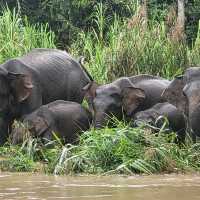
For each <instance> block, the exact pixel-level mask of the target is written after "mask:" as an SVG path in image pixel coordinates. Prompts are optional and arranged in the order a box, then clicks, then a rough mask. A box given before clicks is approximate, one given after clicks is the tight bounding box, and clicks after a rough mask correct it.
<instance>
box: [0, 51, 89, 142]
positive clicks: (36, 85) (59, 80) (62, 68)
mask: <svg viewBox="0 0 200 200" xmlns="http://www.w3.org/2000/svg"><path fill="white" fill-rule="evenodd" d="M90 81H91V76H90V75H89V74H88V73H87V71H86V70H85V69H84V68H83V67H82V66H81V63H79V62H78V61H76V60H75V59H74V58H72V57H71V56H70V55H69V54H67V53H66V52H65V51H61V50H57V49H34V50H32V51H31V52H29V53H28V54H26V55H24V56H22V57H19V58H15V59H10V60H8V61H7V62H5V63H3V64H1V65H0V113H1V121H0V144H3V143H4V142H5V141H6V139H7V137H8V133H9V131H10V130H8V129H9V127H11V124H12V121H13V120H14V119H15V118H21V117H22V116H23V115H25V114H29V113H31V112H32V111H34V110H35V109H37V108H38V107H40V106H41V105H43V104H47V103H49V102H52V101H55V100H59V99H60V100H67V101H75V102H78V103H81V102H82V100H83V97H84V92H83V91H82V88H83V87H84V86H85V85H87V84H88V83H89V82H90Z"/></svg>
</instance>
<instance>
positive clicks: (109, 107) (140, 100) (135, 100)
mask: <svg viewBox="0 0 200 200" xmlns="http://www.w3.org/2000/svg"><path fill="white" fill-rule="evenodd" d="M169 83H170V82H169V81H168V80H165V79H163V78H160V77H156V76H150V75H138V76H132V77H122V78H119V79H117V80H116V81H114V82H112V83H110V84H106V85H101V86H98V85H97V84H96V83H95V82H91V83H89V84H88V85H87V86H86V87H85V88H84V90H85V91H86V98H87V100H88V101H89V104H90V108H91V109H92V110H93V113H94V126H95V127H97V128H98V127H102V126H105V125H107V123H108V121H109V118H110V116H115V117H116V118H118V119H119V120H120V119H122V118H123V116H127V117H133V116H134V114H135V113H136V112H138V111H141V110H145V109H148V108H150V107H151V106H153V105H155V104H156V103H158V102H161V101H162V99H161V94H162V92H163V91H164V89H165V88H166V87H167V86H168V85H169Z"/></svg>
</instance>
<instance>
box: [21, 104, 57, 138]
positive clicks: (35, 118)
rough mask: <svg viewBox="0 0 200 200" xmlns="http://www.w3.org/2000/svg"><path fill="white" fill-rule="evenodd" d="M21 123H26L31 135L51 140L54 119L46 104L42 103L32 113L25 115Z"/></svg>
mask: <svg viewBox="0 0 200 200" xmlns="http://www.w3.org/2000/svg"><path fill="white" fill-rule="evenodd" d="M23 123H24V124H26V125H27V127H28V130H29V132H30V133H31V136H32V137H40V138H46V139H48V140H51V138H52V126H54V121H53V118H52V112H51V111H50V110H49V109H48V107H47V106H45V105H44V106H42V107H40V108H39V109H38V110H36V111H34V112H33V113H31V114H29V115H27V116H26V117H25V118H24V120H23Z"/></svg>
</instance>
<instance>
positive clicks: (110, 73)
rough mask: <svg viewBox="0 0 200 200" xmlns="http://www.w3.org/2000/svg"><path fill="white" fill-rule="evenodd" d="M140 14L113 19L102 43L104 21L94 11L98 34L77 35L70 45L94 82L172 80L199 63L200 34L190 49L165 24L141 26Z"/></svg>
mask: <svg viewBox="0 0 200 200" xmlns="http://www.w3.org/2000/svg"><path fill="white" fill-rule="evenodd" d="M100 8H101V7H100ZM141 10H142V9H138V12H136V14H135V15H134V16H133V17H132V18H131V19H129V20H128V21H122V20H120V19H119V18H118V17H117V16H116V17H115V20H114V22H113V24H112V26H110V28H109V30H107V32H106V33H105V34H104V35H105V37H104V38H103V39H102V32H103V30H104V28H103V27H104V21H106V20H105V19H103V17H105V16H103V11H102V10H101V9H97V10H96V14H94V19H95V22H96V23H97V27H99V31H97V32H95V31H94V30H92V31H91V32H84V33H81V34H80V37H79V39H78V40H77V41H76V42H75V43H74V44H73V46H72V48H71V51H72V52H73V53H74V54H82V55H84V56H85V57H87V58H88V63H87V67H88V70H89V71H90V72H91V74H92V75H93V76H94V78H95V80H97V81H98V82H100V83H105V82H108V81H111V80H113V79H116V78H117V77H120V76H131V75H135V74H140V73H147V74H154V75H159V76H162V77H165V78H172V77H173V76H175V75H177V74H180V73H182V71H183V70H184V69H185V68H186V67H188V66H189V65H191V64H198V63H199V59H200V54H199V34H200V33H198V36H197V39H196V41H195V43H194V45H193V47H192V49H191V48H189V47H188V46H187V43H186V41H185V40H184V39H183V38H182V36H181V35H180V31H179V30H178V28H177V27H168V26H169V23H168V22H165V21H160V22H154V21H150V22H149V25H148V26H145V25H144V21H143V19H142V16H143V14H142V13H141V12H142V11H141ZM100 11H101V12H100ZM172 26H174V24H173V23H172ZM170 31H173V35H172V33H171V32H170Z"/></svg>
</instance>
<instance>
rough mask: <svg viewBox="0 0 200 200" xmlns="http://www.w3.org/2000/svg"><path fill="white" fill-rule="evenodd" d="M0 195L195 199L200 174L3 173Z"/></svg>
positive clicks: (8, 198)
mask: <svg viewBox="0 0 200 200" xmlns="http://www.w3.org/2000/svg"><path fill="white" fill-rule="evenodd" d="M0 199H6V200H11V199H40V200H41V199H43V200H45V199H72V200H90V199H91V200H101V199H102V200H119V199H120V200H132V199H134V200H145V199H148V200H196V199H198V200H199V199H200V176H198V175H159V176H157V175H156V176H133V177H132V176H131V177H119V176H106V177H97V176H75V177H72V176H47V175H41V174H39V175H38V174H25V173H23V174H16V173H14V174H13V173H9V174H5V173H0Z"/></svg>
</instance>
